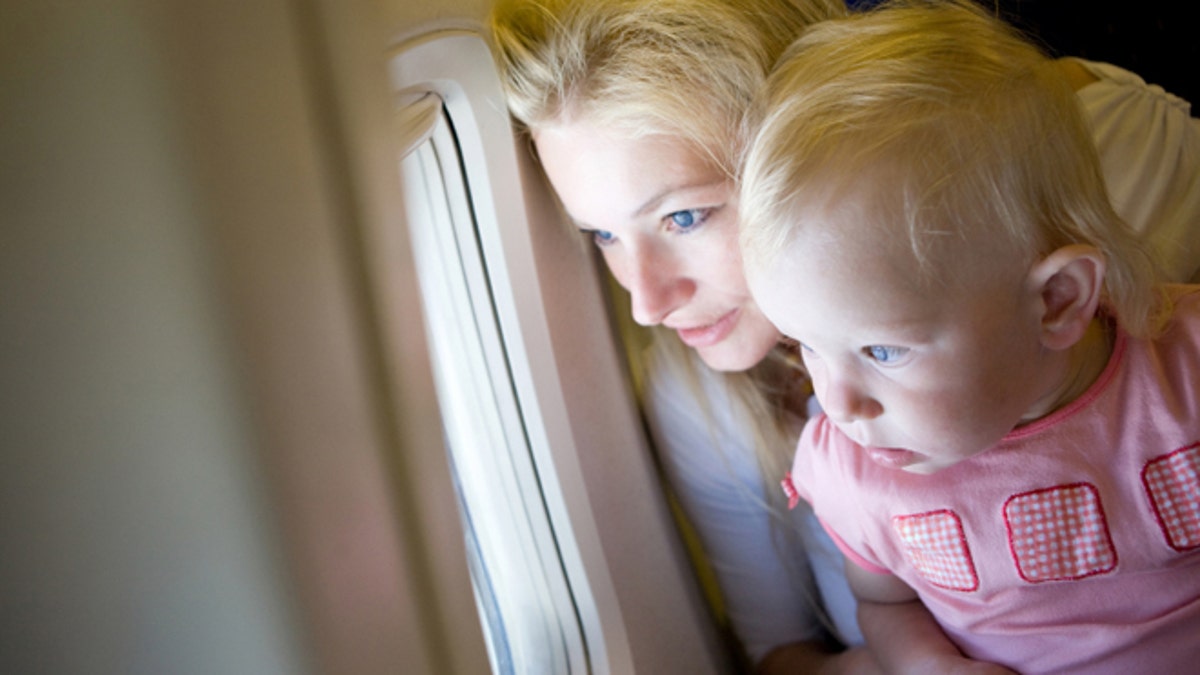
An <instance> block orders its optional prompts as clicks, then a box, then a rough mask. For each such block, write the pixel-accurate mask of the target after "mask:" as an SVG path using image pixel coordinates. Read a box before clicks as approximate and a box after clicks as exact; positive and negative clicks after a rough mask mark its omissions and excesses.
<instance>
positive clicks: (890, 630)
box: [846, 561, 1012, 675]
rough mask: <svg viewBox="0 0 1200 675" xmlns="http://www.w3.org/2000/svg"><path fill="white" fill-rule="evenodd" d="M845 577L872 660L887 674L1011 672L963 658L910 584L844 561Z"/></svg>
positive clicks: (986, 674)
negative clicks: (850, 589)
mask: <svg viewBox="0 0 1200 675" xmlns="http://www.w3.org/2000/svg"><path fill="white" fill-rule="evenodd" d="M846 577H847V578H848V579H849V581H850V587H851V588H852V589H853V590H854V594H855V596H857V597H858V600H859V603H858V624H859V627H861V628H862V632H863V635H864V636H865V637H866V639H867V647H868V649H869V650H870V651H871V654H872V655H873V656H874V657H875V660H876V661H877V662H878V664H879V665H880V666H881V667H882V669H883V671H884V672H888V673H913V674H914V675H923V674H925V673H976V674H978V675H1001V674H1003V673H1011V672H1012V671H1010V670H1008V669H1007V668H1004V667H1002V666H998V665H995V664H991V663H985V662H982V661H973V660H971V659H968V658H967V657H965V656H963V654H962V652H960V651H959V650H958V647H956V646H955V645H954V643H953V642H951V641H950V638H948V637H946V634H945V633H943V632H942V629H941V627H940V626H938V624H937V622H936V621H934V619H933V615H932V614H930V613H929V610H927V609H926V608H925V605H923V604H921V601H920V599H919V598H918V597H917V594H916V592H915V591H913V589H912V588H911V587H909V586H908V584H906V583H904V582H903V581H901V580H900V579H899V578H898V577H895V576H893V575H891V574H877V573H874V572H868V571H866V570H864V569H862V568H861V567H859V566H858V565H856V564H854V563H852V562H850V561H847V562H846Z"/></svg>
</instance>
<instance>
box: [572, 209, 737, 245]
mask: <svg viewBox="0 0 1200 675" xmlns="http://www.w3.org/2000/svg"><path fill="white" fill-rule="evenodd" d="M718 208H719V207H712V206H710V207H705V208H702V209H684V210H682V211H672V212H671V213H668V214H667V215H665V216H663V219H662V220H663V222H664V223H665V224H666V227H667V230H668V231H670V232H676V233H679V234H686V233H688V232H691V231H693V230H695V229H696V228H698V227H700V226H701V225H703V224H704V223H705V222H706V221H708V219H709V218H710V217H711V216H712V214H713V213H715V212H716V211H717V209H718ZM580 230H581V231H582V232H583V233H584V234H585V235H586V236H588V237H591V239H592V241H593V242H595V244H596V245H597V246H600V247H604V246H610V245H612V244H613V243H614V242H615V241H617V235H615V234H613V233H612V232H609V231H608V230H595V229H591V228H580Z"/></svg>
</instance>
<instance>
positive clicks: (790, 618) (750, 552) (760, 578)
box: [645, 367, 822, 663]
mask: <svg viewBox="0 0 1200 675" xmlns="http://www.w3.org/2000/svg"><path fill="white" fill-rule="evenodd" d="M700 377H701V389H702V392H694V391H693V390H692V388H691V387H689V386H688V384H687V383H686V382H684V381H682V380H681V379H680V378H679V377H675V376H673V375H672V374H670V373H668V372H665V370H664V369H663V368H653V367H652V369H651V372H649V373H647V392H646V393H647V395H646V401H645V413H646V418H647V422H648V424H649V426H650V431H651V435H652V436H653V438H654V442H655V447H656V450H657V452H658V454H659V458H660V460H661V463H662V466H663V470H664V471H665V472H666V474H667V479H668V481H669V482H670V484H671V487H672V488H673V490H674V491H675V494H676V496H677V497H678V499H679V502H680V505H681V506H682V507H683V510H684V512H685V513H686V515H687V517H688V519H689V521H690V522H691V524H692V525H693V527H694V528H695V530H696V532H697V534H698V536H699V538H700V543H701V546H702V547H703V549H704V553H705V555H706V557H707V558H708V561H709V562H710V563H711V566H712V569H713V571H714V573H715V575H716V577H717V583H718V585H719V587H720V591H721V596H722V599H723V600H724V602H725V605H726V611H727V613H728V616H729V619H730V622H731V623H732V627H733V630H734V632H735V633H736V635H737V637H738V638H739V639H740V640H741V642H742V645H743V647H744V648H745V650H746V652H747V654H748V656H749V657H750V659H751V660H752V662H755V663H757V662H758V661H759V660H760V659H761V658H762V657H763V656H765V655H766V653H767V652H769V651H770V650H771V649H772V648H774V647H777V646H779V645H783V644H787V643H790V642H796V641H800V640H811V639H817V638H818V637H820V636H821V635H822V628H821V623H820V621H819V619H818V618H817V614H816V612H815V611H814V609H813V600H812V598H813V597H815V593H816V591H815V588H814V586H813V581H812V576H811V573H810V571H809V569H808V563H807V558H806V556H805V551H804V547H803V545H802V544H801V543H800V542H799V539H798V538H792V539H791V541H792V542H793V544H792V545H791V547H792V548H791V549H790V550H787V549H788V545H787V544H786V543H785V542H784V541H783V540H777V539H776V538H775V536H774V534H773V528H772V525H771V516H770V514H769V512H768V511H767V507H766V499H765V496H764V489H765V488H764V485H763V479H762V478H761V477H760V475H759V468H758V462H757V460H756V457H755V454H754V447H753V443H754V441H753V435H752V434H749V433H746V428H747V427H746V426H745V424H749V422H746V423H745V424H742V423H740V422H739V421H738V419H737V416H736V415H735V414H734V413H733V412H732V411H731V408H732V407H733V406H732V405H731V401H730V399H729V396H728V393H727V392H726V391H725V390H724V385H723V382H722V381H721V378H720V376H719V375H718V374H716V373H712V372H705V373H703V374H701V376H700ZM700 396H703V397H704V402H703V403H702V402H701V400H700V398H699V397H700ZM706 409H707V411H708V412H707V413H706ZM800 511H801V509H800V508H798V509H796V510H794V511H792V512H790V513H789V514H788V517H789V518H799V517H800V516H799V515H798V514H799V512H800ZM805 511H807V509H805ZM796 522H799V521H798V520H797V521H796Z"/></svg>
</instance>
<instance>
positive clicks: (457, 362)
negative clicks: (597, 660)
mask: <svg viewBox="0 0 1200 675" xmlns="http://www.w3.org/2000/svg"><path fill="white" fill-rule="evenodd" d="M402 169H403V175H404V176H405V180H406V182H407V183H408V185H407V187H406V196H407V197H408V199H407V200H406V204H407V205H408V206H407V208H408V209H409V222H410V223H412V235H413V239H414V247H415V251H414V252H415V254H416V259H417V271H418V276H419V278H420V279H421V282H422V289H423V290H422V292H423V294H424V296H425V311H426V321H427V326H428V331H429V334H430V346H431V349H432V350H433V351H434V364H435V366H434V367H435V377H436V378H437V381H438V384H439V388H438V389H439V392H440V397H439V400H440V403H441V407H442V415H443V417H444V422H445V427H446V435H447V445H448V448H449V451H450V454H451V458H452V467H453V471H454V473H455V476H456V478H457V481H458V485H459V491H460V499H461V501H462V504H463V510H464V513H465V514H468V515H467V517H466V518H465V522H464V528H465V529H466V531H467V533H468V537H469V539H470V545H469V546H468V550H474V551H475V552H477V554H478V555H477V558H476V560H475V561H473V562H474V563H475V564H474V565H473V567H474V569H473V577H474V580H475V587H476V595H477V602H478V604H479V605H480V613H481V615H482V616H483V617H485V619H486V624H485V628H486V631H485V632H486V634H487V636H488V640H489V648H490V652H491V654H492V658H493V666H494V667H495V668H496V670H497V672H502V673H503V672H518V673H526V672H584V671H585V670H586V668H585V667H583V664H582V661H581V657H582V649H581V644H582V642H581V637H580V629H579V626H578V623H577V621H576V619H575V611H574V607H573V605H572V600H571V596H570V593H569V591H568V589H567V585H566V579H565V577H564V574H563V570H562V564H561V562H560V561H559V559H558V554H557V550H556V546H555V542H554V535H553V532H552V530H551V527H550V523H549V518H548V516H547V514H546V509H545V506H544V505H543V503H542V501H541V496H540V495H541V490H540V488H539V486H538V477H537V473H536V470H535V468H534V466H533V461H532V458H531V456H530V449H529V444H528V441H527V439H526V437H525V430H524V428H523V426H522V416H521V411H520V409H519V404H518V402H517V399H516V396H515V395H514V392H513V390H512V386H511V384H510V382H511V381H512V375H511V373H510V372H509V371H508V358H507V356H506V354H505V347H504V344H503V340H502V337H501V334H500V327H499V325H498V323H497V318H496V315H495V312H494V309H493V304H494V299H493V297H492V294H491V291H490V289H489V284H488V279H487V272H486V270H485V268H484V263H483V259H482V256H481V253H480V251H479V243H478V241H477V237H478V234H477V232H476V226H475V218H474V215H473V213H472V206H471V200H470V197H469V195H468V193H467V190H466V186H465V184H464V180H463V178H464V176H463V168H462V163H461V158H460V156H459V152H458V145H457V141H456V139H455V137H454V134H453V131H452V130H451V128H450V125H449V123H448V121H447V119H446V117H445V115H444V113H441V112H440V111H439V112H438V114H437V115H436V119H435V120H434V128H433V130H432V133H431V135H430V138H429V139H428V140H426V141H424V142H423V143H421V145H419V146H418V147H417V148H416V150H415V151H413V152H412V153H410V154H409V155H408V157H407V158H406V159H405V160H404V163H403V167H402ZM496 588H502V589H505V592H504V593H500V594H497V593H495V589H496ZM530 609H532V610H533V611H529V610H530ZM572 647H574V649H572ZM572 657H574V658H575V659H576V660H577V661H579V662H577V663H575V664H570V661H571V659H572ZM572 666H573V667H572Z"/></svg>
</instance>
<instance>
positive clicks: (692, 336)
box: [675, 309, 738, 349]
mask: <svg viewBox="0 0 1200 675" xmlns="http://www.w3.org/2000/svg"><path fill="white" fill-rule="evenodd" d="M737 314H738V310H736V309H735V310H732V311H730V312H729V313H728V314H726V315H725V316H722V317H721V318H719V319H717V320H716V321H714V322H713V323H710V324H708V325H707V326H700V327H697V328H676V329H675V332H676V333H678V334H679V339H680V340H682V341H683V344H685V345H687V346H689V347H691V348H692V349H696V348H698V347H707V346H709V345H713V344H716V343H718V342H720V341H721V340H724V339H725V337H726V336H727V335H729V333H730V332H731V331H732V330H733V327H734V326H735V325H736V324H737Z"/></svg>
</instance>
